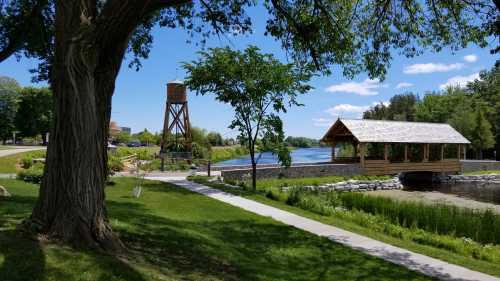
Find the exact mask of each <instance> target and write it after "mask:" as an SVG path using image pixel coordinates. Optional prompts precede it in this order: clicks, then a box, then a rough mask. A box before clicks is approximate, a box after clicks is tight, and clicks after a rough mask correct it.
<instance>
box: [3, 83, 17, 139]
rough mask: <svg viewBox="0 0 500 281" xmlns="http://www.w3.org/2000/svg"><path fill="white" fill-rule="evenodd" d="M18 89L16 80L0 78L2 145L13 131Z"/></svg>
mask: <svg viewBox="0 0 500 281" xmlns="http://www.w3.org/2000/svg"><path fill="white" fill-rule="evenodd" d="M20 89H21V87H20V86H19V84H18V83H17V81H16V80H14V79H12V78H9V77H5V76H2V77H0V139H1V140H2V141H3V142H4V143H5V141H6V139H7V138H9V137H10V136H12V133H13V131H14V129H15V118H16V112H17V109H18V100H19V90H20Z"/></svg>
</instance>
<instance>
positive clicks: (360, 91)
mask: <svg viewBox="0 0 500 281" xmlns="http://www.w3.org/2000/svg"><path fill="white" fill-rule="evenodd" d="M381 87H383V88H387V87H388V85H387V84H380V80H379V79H373V80H372V79H365V81H363V82H344V83H340V84H336V85H331V86H330V87H328V88H326V89H325V90H326V91H327V92H330V93H335V92H343V93H351V94H356V95H360V96H374V95H378V92H377V91H376V89H378V88H381Z"/></svg>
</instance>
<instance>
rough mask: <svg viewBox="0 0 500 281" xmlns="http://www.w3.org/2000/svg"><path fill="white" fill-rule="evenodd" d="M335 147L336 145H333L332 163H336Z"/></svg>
mask: <svg viewBox="0 0 500 281" xmlns="http://www.w3.org/2000/svg"><path fill="white" fill-rule="evenodd" d="M335 146H336V144H335V143H332V162H334V161H335Z"/></svg>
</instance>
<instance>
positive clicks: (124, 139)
mask: <svg viewBox="0 0 500 281" xmlns="http://www.w3.org/2000/svg"><path fill="white" fill-rule="evenodd" d="M131 140H132V136H131V135H130V134H129V133H127V132H123V131H122V132H120V133H119V134H118V135H117V136H116V141H117V142H119V143H129V142H130V141H131Z"/></svg>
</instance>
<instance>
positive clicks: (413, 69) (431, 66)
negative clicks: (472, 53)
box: [403, 63, 464, 74]
mask: <svg viewBox="0 0 500 281" xmlns="http://www.w3.org/2000/svg"><path fill="white" fill-rule="evenodd" d="M463 66H464V65H463V64H461V63H452V64H442V63H417V64H412V65H409V66H407V67H405V68H404V70H403V72H404V73H405V74H421V73H434V72H448V71H452V70H458V69H461V68H462V67H463Z"/></svg>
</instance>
